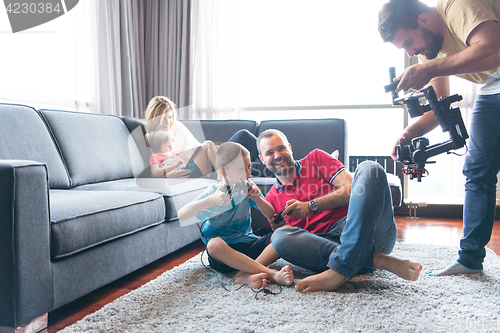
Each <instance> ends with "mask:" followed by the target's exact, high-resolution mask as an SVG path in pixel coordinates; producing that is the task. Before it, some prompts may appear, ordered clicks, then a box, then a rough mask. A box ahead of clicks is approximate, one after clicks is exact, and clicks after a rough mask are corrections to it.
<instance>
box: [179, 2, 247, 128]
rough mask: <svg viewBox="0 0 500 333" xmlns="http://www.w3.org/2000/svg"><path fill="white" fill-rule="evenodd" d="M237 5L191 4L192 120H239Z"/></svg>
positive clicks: (217, 3) (230, 3)
mask: <svg viewBox="0 0 500 333" xmlns="http://www.w3.org/2000/svg"><path fill="white" fill-rule="evenodd" d="M237 3H238V1H234V0H217V1H213V0H193V1H192V11H191V20H192V22H191V28H192V30H191V36H192V39H191V53H190V70H191V72H190V86H191V87H192V91H191V98H190V105H191V108H192V110H193V111H194V112H191V113H190V115H189V119H228V118H238V117H239V110H240V108H239V103H238V52H237V50H238V44H237V10H236V9H237V7H236V6H237Z"/></svg>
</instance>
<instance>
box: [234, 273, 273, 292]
mask: <svg viewBox="0 0 500 333" xmlns="http://www.w3.org/2000/svg"><path fill="white" fill-rule="evenodd" d="M234 283H235V284H248V285H249V286H250V287H252V288H253V289H260V288H263V287H265V286H267V273H258V274H248V273H242V274H241V275H240V276H238V278H237V279H236V280H234Z"/></svg>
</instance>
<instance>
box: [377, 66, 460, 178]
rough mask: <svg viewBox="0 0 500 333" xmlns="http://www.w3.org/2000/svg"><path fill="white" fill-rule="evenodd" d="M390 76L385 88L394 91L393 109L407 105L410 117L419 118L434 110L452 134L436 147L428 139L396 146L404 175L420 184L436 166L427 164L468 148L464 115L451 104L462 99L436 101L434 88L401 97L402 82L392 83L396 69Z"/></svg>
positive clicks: (445, 129)
mask: <svg viewBox="0 0 500 333" xmlns="http://www.w3.org/2000/svg"><path fill="white" fill-rule="evenodd" d="M389 77H390V80H391V82H392V83H391V84H389V85H387V86H385V87H384V88H385V91H386V93H387V92H391V95H392V105H393V106H398V105H405V106H406V109H407V111H408V114H409V115H410V117H411V118H415V117H419V116H421V115H423V114H424V113H425V112H428V111H431V110H432V111H433V112H434V116H435V117H436V120H437V121H438V124H439V126H440V127H441V129H442V130H443V132H448V133H449V135H450V140H447V141H445V142H442V143H438V144H434V145H429V139H427V138H424V137H418V138H414V139H413V140H412V142H411V144H409V145H398V146H396V159H397V161H398V162H401V163H402V164H403V174H405V175H409V176H410V179H414V178H417V181H418V182H420V181H422V177H425V176H427V175H428V172H427V170H426V169H425V164H426V163H435V162H432V161H427V159H428V158H430V157H432V156H436V155H438V154H441V153H445V152H446V153H449V152H450V151H451V150H455V149H460V148H462V147H463V146H466V140H467V139H468V138H469V135H468V133H467V129H466V128H465V124H464V121H463V119H462V114H461V113H460V109H459V108H458V107H457V108H451V104H452V103H454V102H458V101H461V100H462V96H460V95H453V96H450V97H440V98H437V96H436V92H435V91H434V88H433V87H432V86H428V87H426V88H424V89H421V90H419V91H417V92H413V93H410V94H407V95H405V96H403V97H399V95H398V94H397V93H396V87H397V85H398V83H399V81H396V82H393V81H394V78H395V77H396V72H395V68H394V67H391V68H390V69H389ZM421 98H425V99H426V101H427V104H426V103H425V102H424V103H421V102H420V99H421ZM466 147H467V146H466Z"/></svg>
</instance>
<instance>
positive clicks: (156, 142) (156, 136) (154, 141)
mask: <svg viewBox="0 0 500 333" xmlns="http://www.w3.org/2000/svg"><path fill="white" fill-rule="evenodd" d="M170 140H172V141H173V139H172V138H171V137H170V134H168V132H167V131H154V132H151V133H150V134H149V147H150V148H151V150H152V151H153V152H155V153H161V145H162V144H163V143H165V142H168V141H170Z"/></svg>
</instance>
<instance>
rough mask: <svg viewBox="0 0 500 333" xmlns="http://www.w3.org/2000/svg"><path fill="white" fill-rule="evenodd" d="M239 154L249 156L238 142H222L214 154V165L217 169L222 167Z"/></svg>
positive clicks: (246, 150)
mask: <svg viewBox="0 0 500 333" xmlns="http://www.w3.org/2000/svg"><path fill="white" fill-rule="evenodd" d="M240 155H241V156H242V157H247V156H250V152H249V151H248V149H246V148H245V147H243V146H242V145H241V144H239V143H236V142H224V143H223V144H221V145H220V146H219V149H217V153H216V154H215V166H216V167H217V169H219V168H224V167H225V166H227V165H228V164H229V163H231V162H232V161H234V160H235V159H236V158H237V157H238V156H240Z"/></svg>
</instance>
